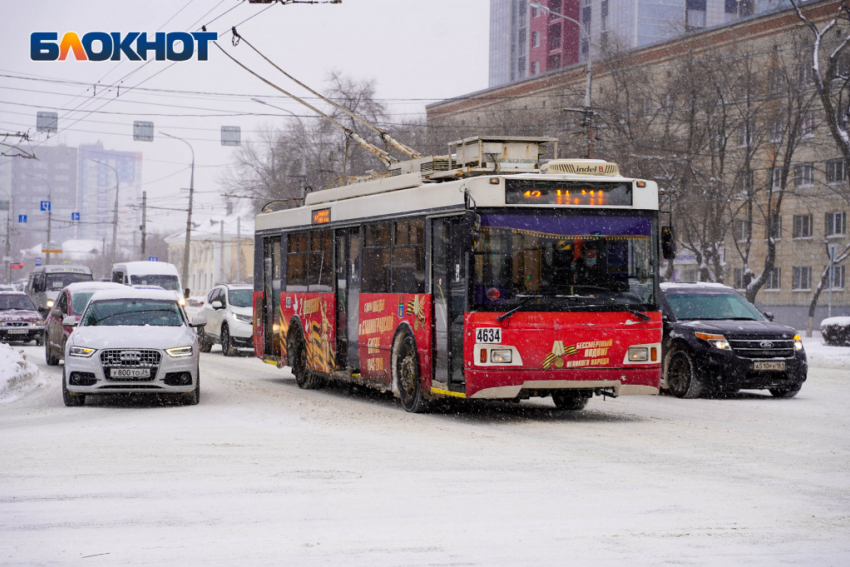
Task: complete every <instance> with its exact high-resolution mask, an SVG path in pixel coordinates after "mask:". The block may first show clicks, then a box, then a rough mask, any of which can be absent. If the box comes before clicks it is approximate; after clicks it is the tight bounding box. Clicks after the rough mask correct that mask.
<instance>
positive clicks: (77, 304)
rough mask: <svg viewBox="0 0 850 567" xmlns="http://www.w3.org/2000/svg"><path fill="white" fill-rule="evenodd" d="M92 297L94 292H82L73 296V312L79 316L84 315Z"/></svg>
mask: <svg viewBox="0 0 850 567" xmlns="http://www.w3.org/2000/svg"><path fill="white" fill-rule="evenodd" d="M92 295H94V291H81V292H79V293H74V294H71V311H72V312H73V313H76V314H78V315H79V314H80V313H82V312H83V309H85V308H86V304H87V303H88V302H89V299H91V296H92Z"/></svg>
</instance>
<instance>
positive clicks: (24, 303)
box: [0, 295, 35, 311]
mask: <svg viewBox="0 0 850 567" xmlns="http://www.w3.org/2000/svg"><path fill="white" fill-rule="evenodd" d="M10 309H22V310H27V311H35V305H33V303H32V301H31V300H30V298H29V297H27V296H26V295H0V311H7V310H10Z"/></svg>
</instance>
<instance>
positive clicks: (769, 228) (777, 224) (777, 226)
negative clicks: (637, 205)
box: [764, 216, 782, 240]
mask: <svg viewBox="0 0 850 567" xmlns="http://www.w3.org/2000/svg"><path fill="white" fill-rule="evenodd" d="M768 236H772V237H773V239H774V240H779V239H780V238H782V217H780V216H775V217H773V223H772V224H770V225H766V226H765V227H764V237H765V239H767V237H768Z"/></svg>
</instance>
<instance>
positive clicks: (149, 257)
mask: <svg viewBox="0 0 850 567" xmlns="http://www.w3.org/2000/svg"><path fill="white" fill-rule="evenodd" d="M148 262H159V256H148Z"/></svg>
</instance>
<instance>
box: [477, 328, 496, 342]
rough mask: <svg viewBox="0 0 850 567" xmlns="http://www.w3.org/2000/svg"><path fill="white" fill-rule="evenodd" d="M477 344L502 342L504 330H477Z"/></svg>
mask: <svg viewBox="0 0 850 567" xmlns="http://www.w3.org/2000/svg"><path fill="white" fill-rule="evenodd" d="M475 342H476V343H500V342H502V329H500V328H499V327H481V328H479V329H476V330H475Z"/></svg>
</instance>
